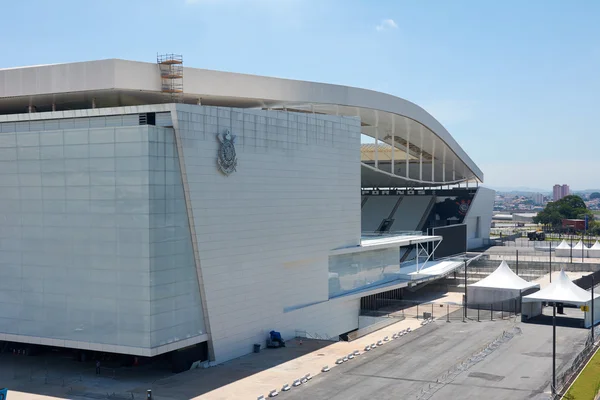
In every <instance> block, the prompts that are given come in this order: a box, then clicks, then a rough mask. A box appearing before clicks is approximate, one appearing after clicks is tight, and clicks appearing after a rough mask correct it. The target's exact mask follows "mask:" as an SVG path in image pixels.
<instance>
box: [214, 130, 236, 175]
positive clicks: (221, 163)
mask: <svg viewBox="0 0 600 400" xmlns="http://www.w3.org/2000/svg"><path fill="white" fill-rule="evenodd" d="M217 139H218V140H219V142H221V146H219V150H218V151H217V166H218V167H219V169H220V170H221V172H223V173H224V174H225V175H229V174H231V173H232V172H234V171H235V170H236V169H235V168H236V167H237V156H236V154H235V145H234V143H235V135H232V134H231V132H229V129H228V130H226V131H225V132H223V133H222V134H220V133H217Z"/></svg>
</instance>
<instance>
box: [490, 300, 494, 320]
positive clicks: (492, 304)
mask: <svg viewBox="0 0 600 400" xmlns="http://www.w3.org/2000/svg"><path fill="white" fill-rule="evenodd" d="M493 320H494V303H490V321H493Z"/></svg>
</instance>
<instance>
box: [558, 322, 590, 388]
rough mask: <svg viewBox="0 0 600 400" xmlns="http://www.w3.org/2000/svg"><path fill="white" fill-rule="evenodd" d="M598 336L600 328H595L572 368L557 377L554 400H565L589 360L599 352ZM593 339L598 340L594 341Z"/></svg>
mask: <svg viewBox="0 0 600 400" xmlns="http://www.w3.org/2000/svg"><path fill="white" fill-rule="evenodd" d="M598 335H600V326H596V327H595V328H594V335H592V331H591V330H590V333H589V334H588V337H587V339H586V341H585V346H584V348H583V349H582V350H581V351H580V352H579V354H577V356H576V357H575V360H573V363H572V364H571V366H570V367H569V368H567V369H566V370H564V371H563V372H561V373H560V374H558V375H557V376H556V387H554V388H553V389H554V390H553V393H554V395H553V397H552V399H553V400H559V399H562V398H563V396H564V395H565V394H566V391H567V390H568V389H569V387H570V386H571V385H572V384H573V382H574V381H575V379H576V378H577V375H578V374H579V372H580V371H581V370H582V369H583V367H584V366H585V365H586V364H587V362H588V360H589V359H590V358H591V357H592V356H593V355H594V353H595V352H596V350H598V347H599V344H600V343H599V342H598ZM593 338H595V339H596V340H595V341H594V340H593Z"/></svg>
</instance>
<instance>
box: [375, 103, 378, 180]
mask: <svg viewBox="0 0 600 400" xmlns="http://www.w3.org/2000/svg"><path fill="white" fill-rule="evenodd" d="M378 147H379V113H378V112H377V110H375V168H379V152H378V151H377V148H378Z"/></svg>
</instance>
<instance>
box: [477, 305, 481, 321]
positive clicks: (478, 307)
mask: <svg viewBox="0 0 600 400" xmlns="http://www.w3.org/2000/svg"><path fill="white" fill-rule="evenodd" d="M480 308H481V307H480V306H479V304H477V322H481V321H479V309H480Z"/></svg>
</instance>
